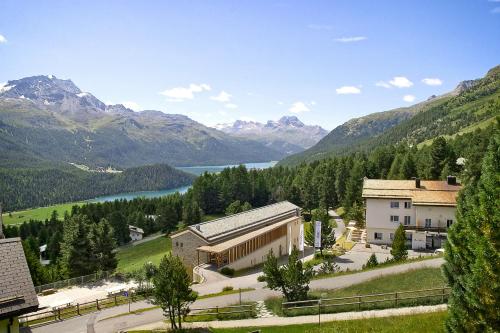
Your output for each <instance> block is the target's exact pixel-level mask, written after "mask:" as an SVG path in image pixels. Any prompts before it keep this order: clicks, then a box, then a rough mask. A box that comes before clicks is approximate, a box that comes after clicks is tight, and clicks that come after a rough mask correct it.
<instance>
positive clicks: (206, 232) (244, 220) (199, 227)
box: [189, 201, 300, 242]
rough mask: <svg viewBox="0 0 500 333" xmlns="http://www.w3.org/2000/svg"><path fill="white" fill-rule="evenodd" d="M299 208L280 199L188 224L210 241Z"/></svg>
mask: <svg viewBox="0 0 500 333" xmlns="http://www.w3.org/2000/svg"><path fill="white" fill-rule="evenodd" d="M299 209H300V208H299V207H298V206H296V205H294V204H292V203H291V202H288V201H282V202H278V203H276V204H272V205H268V206H264V207H261V208H256V209H252V210H248V211H246V212H243V213H238V214H234V215H230V216H226V217H222V218H220V219H216V220H212V221H208V222H203V223H199V224H195V225H192V226H190V227H189V229H190V230H191V231H193V232H195V233H196V234H198V235H200V236H201V237H203V238H204V239H206V240H207V241H209V242H212V241H216V240H218V239H221V238H225V237H228V236H231V235H234V234H237V233H241V232H244V231H248V230H252V229H255V228H258V227H261V226H264V225H269V224H270V223H275V222H278V221H281V220H283V219H285V218H289V217H290V216H294V215H298V210H299Z"/></svg>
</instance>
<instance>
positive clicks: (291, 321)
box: [132, 304, 447, 330]
mask: <svg viewBox="0 0 500 333" xmlns="http://www.w3.org/2000/svg"><path fill="white" fill-rule="evenodd" d="M446 308H447V305H446V304H440V305H428V306H414V307H407V308H396V309H384V310H370V311H359V312H358V311H356V312H343V313H328V314H322V315H321V322H322V323H323V322H329V321H338V320H356V319H366V318H383V317H390V316H407V315H414V314H419V313H429V312H437V311H445V310H446ZM311 323H318V316H311V315H309V316H297V317H269V318H256V319H243V320H221V321H211V322H198V323H189V324H184V325H185V326H186V327H205V328H210V327H212V328H230V327H265V326H284V325H298V324H311ZM161 328H168V327H167V325H165V324H164V323H162V322H158V323H153V324H148V325H138V326H136V327H133V328H132V329H134V330H151V329H161Z"/></svg>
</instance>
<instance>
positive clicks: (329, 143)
mask: <svg viewBox="0 0 500 333" xmlns="http://www.w3.org/2000/svg"><path fill="white" fill-rule="evenodd" d="M499 115H500V66H497V67H495V68H493V69H491V70H490V71H488V73H487V74H486V76H485V77H484V78H482V79H479V80H474V81H468V82H467V84H460V85H459V86H458V87H457V89H455V91H453V92H451V93H449V94H446V95H443V96H441V97H438V98H434V99H431V100H430V101H427V102H424V103H420V104H417V105H415V106H413V107H410V108H404V109H396V110H393V111H387V112H382V113H375V114H372V115H368V116H366V117H362V118H358V119H353V120H351V121H349V122H347V123H345V124H343V125H341V126H339V127H337V128H335V129H334V130H333V131H332V132H330V134H328V135H327V136H326V137H325V138H324V139H323V140H321V141H320V142H318V144H316V145H315V146H314V147H312V148H310V149H308V150H306V151H304V152H302V153H300V154H296V155H292V156H290V157H288V158H286V159H284V160H282V161H281V162H280V164H282V165H296V164H299V163H301V162H310V161H313V160H318V159H322V158H327V157H329V156H338V155H345V154H349V153H352V152H353V151H365V152H368V151H370V150H373V149H375V148H377V147H380V146H383V145H393V144H398V143H404V144H407V145H409V146H413V145H416V144H419V143H421V142H424V141H426V140H430V139H433V138H435V137H437V136H440V135H448V136H452V135H455V134H457V133H461V132H464V130H465V131H467V130H472V129H473V128H474V127H475V126H478V127H481V126H482V127H484V126H486V125H487V124H488V123H492V122H493V120H494V118H495V117H496V116H499Z"/></svg>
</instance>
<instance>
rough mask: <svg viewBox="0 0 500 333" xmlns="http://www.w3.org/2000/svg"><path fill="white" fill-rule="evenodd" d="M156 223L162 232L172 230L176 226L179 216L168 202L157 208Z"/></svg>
mask: <svg viewBox="0 0 500 333" xmlns="http://www.w3.org/2000/svg"><path fill="white" fill-rule="evenodd" d="M156 214H157V217H156V223H157V225H158V227H159V228H160V229H161V231H162V232H167V233H168V232H172V231H174V230H175V228H177V224H178V223H179V218H178V216H177V212H176V211H175V208H174V207H173V205H171V204H170V203H163V204H161V205H160V206H159V207H158V209H157V212H156Z"/></svg>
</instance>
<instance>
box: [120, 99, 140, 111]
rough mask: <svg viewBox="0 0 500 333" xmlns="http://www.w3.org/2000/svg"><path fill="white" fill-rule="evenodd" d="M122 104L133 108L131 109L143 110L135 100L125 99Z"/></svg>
mask: <svg viewBox="0 0 500 333" xmlns="http://www.w3.org/2000/svg"><path fill="white" fill-rule="evenodd" d="M121 104H123V106H124V107H126V108H127V109H131V110H134V111H140V110H142V107H141V106H140V105H139V104H137V103H136V102H133V101H125V102H121Z"/></svg>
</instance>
